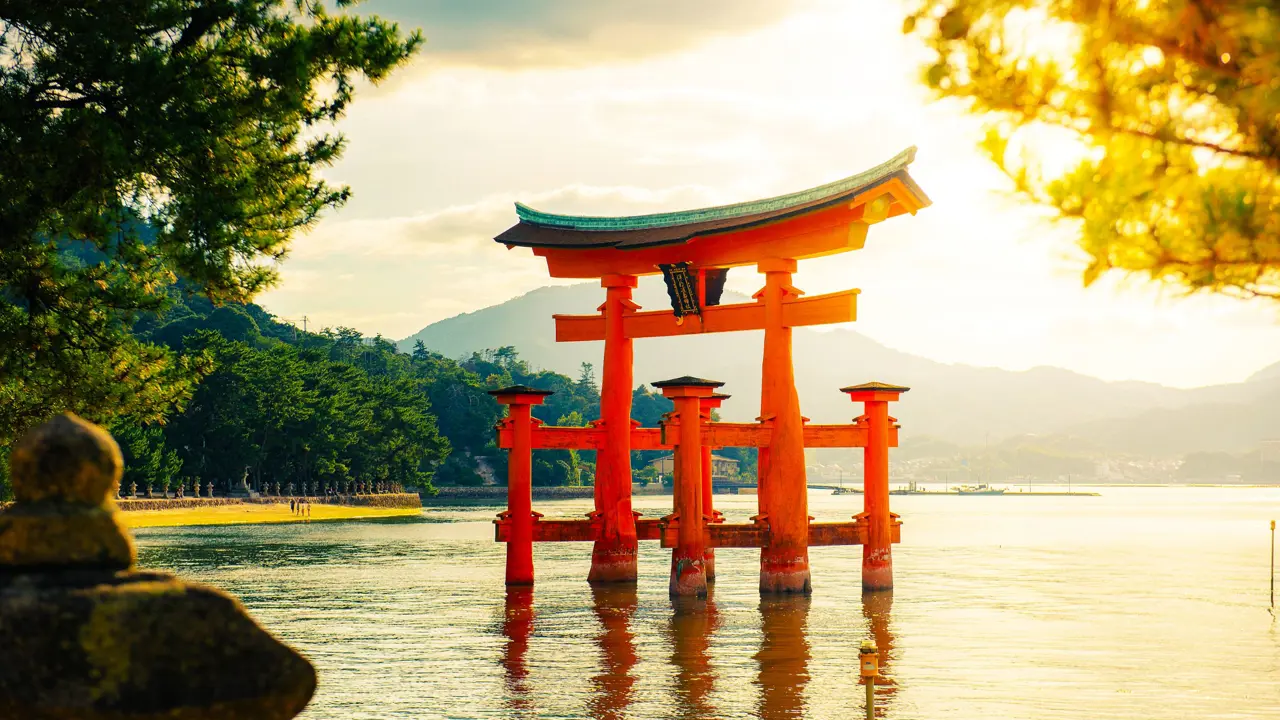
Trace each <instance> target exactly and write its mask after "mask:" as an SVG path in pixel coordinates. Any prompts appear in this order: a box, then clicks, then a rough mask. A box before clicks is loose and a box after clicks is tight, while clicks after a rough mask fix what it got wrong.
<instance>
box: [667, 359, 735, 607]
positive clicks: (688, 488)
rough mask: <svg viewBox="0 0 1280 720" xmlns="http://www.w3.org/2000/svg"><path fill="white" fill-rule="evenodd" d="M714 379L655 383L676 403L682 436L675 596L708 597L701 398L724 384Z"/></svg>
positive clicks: (673, 569)
mask: <svg viewBox="0 0 1280 720" xmlns="http://www.w3.org/2000/svg"><path fill="white" fill-rule="evenodd" d="M723 384H724V383H722V382H716V381H715V380H703V379H702V378H695V377H680V378H675V379H674V380H663V381H661V382H656V383H653V386H654V387H656V388H659V389H660V390H662V394H663V395H664V396H666V397H668V398H671V400H672V401H673V402H674V403H675V406H676V409H675V413H674V415H675V420H676V422H678V423H679V424H680V436H679V438H677V439H676V442H677V444H676V447H675V476H676V487H675V497H674V502H675V512H674V513H673V516H674V517H673V518H672V519H674V520H675V523H676V532H677V541H676V547H675V549H674V550H673V551H672V553H671V583H670V591H671V595H672V596H679V595H695V596H697V597H706V596H707V574H706V571H705V569H704V566H703V556H704V555H705V553H706V531H705V529H704V528H705V524H704V522H703V517H702V419H701V415H702V398H705V397H710V396H711V395H712V394H713V393H714V392H715V389H716V388H718V387H720V386H721V385H723Z"/></svg>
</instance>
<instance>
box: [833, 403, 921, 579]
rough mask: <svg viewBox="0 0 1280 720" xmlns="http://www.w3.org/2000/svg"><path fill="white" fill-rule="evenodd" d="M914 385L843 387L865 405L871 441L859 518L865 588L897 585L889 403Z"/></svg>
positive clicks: (868, 447)
mask: <svg viewBox="0 0 1280 720" xmlns="http://www.w3.org/2000/svg"><path fill="white" fill-rule="evenodd" d="M909 389H910V388H906V387H900V386H896V385H886V384H884V383H867V384H864V385H855V386H852V387H847V388H843V389H842V390H841V392H845V393H848V395H849V399H850V400H852V401H853V402H861V403H863V405H864V413H863V416H862V417H863V418H865V423H866V425H867V432H868V435H867V445H866V447H865V449H864V450H863V473H864V475H863V483H862V501H863V511H862V512H861V513H859V514H858V515H857V516H855V520H856V521H857V522H858V523H860V524H862V525H864V526H865V528H866V530H865V532H864V538H865V540H864V542H863V545H862V589H863V590H891V589H892V588H893V550H892V547H893V545H892V543H893V533H894V524H895V523H896V522H897V516H895V515H894V514H893V513H891V512H890V511H889V431H890V420H889V403H890V402H893V401H896V400H897V399H898V397H899V396H900V395H901V394H902V393H904V392H906V391H907V390H909Z"/></svg>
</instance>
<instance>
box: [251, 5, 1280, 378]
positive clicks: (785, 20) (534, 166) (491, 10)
mask: <svg viewBox="0 0 1280 720" xmlns="http://www.w3.org/2000/svg"><path fill="white" fill-rule="evenodd" d="M359 11H360V12H362V13H376V14H379V15H382V16H383V17H387V18H390V19H394V20H396V21H398V22H400V23H401V25H402V27H405V28H413V27H420V28H421V29H422V32H423V34H424V36H425V37H426V44H425V47H424V49H423V51H422V53H421V54H420V56H419V57H418V58H416V59H415V60H414V61H413V63H412V64H411V65H410V66H408V67H406V68H404V69H402V70H400V71H399V72H398V73H397V74H396V75H395V76H393V77H392V78H391V79H389V80H388V81H386V82H384V83H383V84H381V85H379V86H377V87H365V88H362V90H361V92H359V93H358V94H357V98H356V101H355V102H354V103H353V104H352V106H351V110H350V112H349V113H348V115H347V117H346V118H344V119H343V121H342V122H341V123H340V125H339V127H338V129H339V130H340V131H341V132H342V133H343V134H344V135H345V136H346V138H347V142H348V144H347V149H346V153H345V155H344V157H343V159H342V160H341V161H339V163H338V164H336V165H335V166H333V167H332V168H327V169H325V170H324V172H323V175H324V176H325V177H326V178H327V179H329V180H332V181H334V182H338V183H345V184H347V185H349V186H350V187H351V189H352V191H353V198H352V200H351V201H350V202H349V203H348V204H347V205H346V206H345V207H343V208H342V209H340V210H338V211H336V212H333V213H331V214H330V215H328V216H327V217H325V218H324V219H323V220H322V221H321V222H320V223H319V225H318V226H317V227H316V228H315V229H313V230H312V231H310V233H309V234H307V235H304V236H301V237H299V238H297V239H296V240H295V242H294V245H293V250H292V252H291V254H290V256H289V258H288V259H287V260H286V261H285V262H284V264H283V265H282V266H281V275H282V281H281V283H280V284H279V285H278V286H277V287H276V288H274V289H272V290H270V291H268V292H266V293H264V294H263V295H261V296H260V298H259V302H260V303H261V304H262V305H263V306H265V307H266V308H267V309H268V310H269V311H271V312H273V313H275V314H276V315H278V316H280V317H281V318H282V319H285V320H287V321H290V322H294V323H295V324H299V325H301V324H302V318H303V317H304V316H305V317H306V318H307V326H308V328H309V329H312V330H314V329H317V328H320V327H337V326H340V325H342V326H349V327H354V328H357V329H358V330H360V331H362V332H363V333H365V334H366V335H375V334H381V335H383V336H385V337H388V338H391V339H400V338H403V337H407V336H409V335H411V334H413V333H414V332H416V331H418V330H419V329H421V328H422V327H424V326H426V325H428V324H430V323H432V322H435V321H438V320H442V319H444V318H447V317H451V316H453V315H456V314H458V313H462V312H470V311H473V310H478V309H480V308H483V307H487V306H490V305H494V304H497V303H500V302H503V301H505V300H507V299H510V298H512V297H515V296H517V295H520V294H523V293H525V292H528V291H530V290H533V289H535V288H538V287H541V286H544V285H548V284H552V283H553V282H557V281H553V280H551V279H549V278H548V277H547V275H546V267H545V264H544V263H543V261H542V260H541V259H538V258H534V257H533V256H532V254H531V252H530V251H529V250H527V249H519V248H517V249H513V250H507V249H506V248H504V247H502V246H501V245H498V244H497V243H495V242H493V240H492V238H493V237H494V236H495V235H497V234H498V233H500V232H501V231H502V230H504V229H506V228H507V227H508V226H510V225H511V224H513V223H514V222H515V220H516V217H515V211H514V207H513V203H514V202H516V201H517V200H518V201H520V202H524V203H525V204H528V205H532V206H534V207H536V208H539V209H542V210H547V211H552V212H567V213H579V214H592V215H622V214H638V213H649V212H659V211H666V210H680V209H688V208H694V207H703V206H707V205H714V204H722V203H729V202H738V201H744V200H752V199H756V198H760V197H769V196H773V195H778V194H782V193H787V192H791V191H795V190H801V189H805V188H809V187H812V186H815V185H819V184H822V183H825V182H829V181H831V180H836V179H839V178H842V177H845V176H848V175H852V174H854V173H857V172H859V171H862V170H865V169H866V168H868V167H871V166H873V165H876V164H878V163H880V162H883V161H885V160H887V159H889V158H891V157H892V156H894V155H895V154H896V153H898V152H899V151H900V150H902V149H904V148H906V147H909V146H913V145H914V146H916V147H918V148H919V151H918V154H917V157H916V162H915V164H914V165H912V167H911V170H910V172H911V174H912V176H913V177H914V178H915V179H916V180H917V181H918V183H919V184H920V186H921V187H922V188H923V189H924V190H925V191H926V192H927V193H928V194H929V196H930V197H931V198H932V200H933V205H932V206H931V207H928V208H925V209H924V210H922V211H921V212H920V213H919V214H918V215H916V216H902V217H898V218H894V219H892V220H889V221H886V222H884V223H882V224H878V225H875V226H873V227H872V228H871V231H870V233H869V236H868V239H867V243H866V247H865V248H864V249H862V250H860V251H857V252H852V253H845V254H843V255H839V256H836V257H830V258H822V259H815V260H808V261H803V262H801V263H800V267H799V271H798V272H797V274H796V275H795V285H796V286H797V287H799V288H801V289H803V290H804V291H806V292H808V293H811V294H816V293H821V292H831V291H834V290H841V289H847V288H850V287H857V288H860V289H861V290H862V294H861V296H860V298H859V319H858V321H857V322H856V323H854V327H855V329H857V330H858V331H859V332H862V333H864V334H865V335H867V336H869V337H871V338H873V339H875V340H877V341H879V342H881V343H883V344H885V345H888V346H890V347H893V348H897V349H900V350H904V351H906V352H910V353H914V354H917V355H921V356H925V357H928V358H931V359H934V360H938V361H942V362H948V363H965V364H971V365H981V366H995V367H1002V368H1006V369H1010V370H1025V369H1028V368H1031V367H1035V366H1044V365H1050V366H1057V367H1063V368H1067V369H1070V370H1075V371H1077V372H1081V373H1084V374H1088V375H1093V376H1096V377H1100V378H1103V379H1107V380H1146V381H1151V382H1158V383H1162V384H1165V385H1172V386H1178V387H1195V386H1201V385H1210V384H1217V383H1227V382H1238V381H1242V380H1244V379H1245V378H1246V377H1248V376H1249V375H1250V374H1251V373H1253V372H1255V371H1257V370H1259V369H1261V368H1263V367H1266V366H1268V365H1271V364H1273V363H1276V362H1280V304H1276V303H1269V302H1266V301H1239V300H1235V299H1231V298H1224V297H1214V296H1195V297H1191V298H1185V297H1182V296H1181V295H1180V294H1179V293H1177V292H1176V291H1174V290H1172V289H1162V288H1159V287H1155V286H1152V285H1151V284H1149V283H1146V282H1144V281H1141V280H1134V279H1127V278H1123V277H1111V276H1108V277H1105V278H1104V279H1103V280H1102V281H1100V282H1098V283H1095V285H1093V286H1091V287H1089V288H1087V289H1086V288H1084V287H1083V285H1082V282H1081V279H1080V277H1081V271H1082V269H1083V267H1084V264H1083V260H1082V258H1081V256H1080V254H1079V253H1078V251H1076V249H1075V247H1074V245H1073V242H1072V237H1073V235H1072V228H1071V227H1070V226H1069V225H1063V224H1061V223H1055V222H1052V220H1051V218H1050V217H1049V216H1048V215H1047V214H1046V212H1045V210H1044V209H1043V208H1038V207H1035V206H1032V205H1028V204H1026V203H1025V202H1023V201H1022V200H1020V199H1017V198H1015V197H1012V196H1010V194H1009V192H1008V190H1009V187H1008V182H1007V179H1006V178H1005V177H1004V176H1003V175H1001V174H1000V172H999V171H998V170H996V169H995V168H994V166H992V165H991V163H990V162H989V161H988V160H987V159H986V158H985V157H984V156H983V155H982V154H981V153H980V151H979V150H977V147H976V146H977V141H978V140H979V138H980V137H981V128H982V124H981V121H980V120H979V119H976V118H973V117H970V116H968V115H966V114H965V113H964V112H963V111H962V110H961V109H960V108H959V107H957V106H956V105H954V104H953V103H951V102H949V101H936V100H934V99H932V98H930V96H929V95H928V93H927V92H926V90H925V89H924V88H923V86H922V85H921V84H920V83H919V81H918V77H919V74H920V70H919V68H920V64H921V62H922V59H923V58H924V57H925V54H924V50H923V48H922V47H921V46H920V45H919V43H918V41H917V40H915V39H914V38H911V37H904V36H903V35H902V34H901V27H902V17H903V8H902V7H901V6H900V5H898V4H897V2H894V1H892V0H702V1H701V2H698V3H689V2H685V0H646V2H637V1H636V0H547V1H546V2H537V3H531V2H527V1H526V0H469V2H465V3H462V2H452V1H450V0H368V1H367V2H366V3H364V4H363V5H361V6H359ZM1045 150H1046V152H1048V153H1050V154H1052V153H1053V152H1055V150H1056V149H1055V148H1045ZM761 284H762V281H761V277H760V276H759V275H758V274H756V273H755V272H754V271H752V270H751V269H749V268H739V269H736V270H733V271H731V272H730V274H729V280H728V285H729V288H730V289H734V290H739V291H742V292H744V293H747V294H750V293H752V292H754V291H756V290H757V289H759V287H760V286H761ZM602 297H603V295H602ZM568 310H577V309H576V308H569V309H568Z"/></svg>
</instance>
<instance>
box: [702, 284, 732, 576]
mask: <svg viewBox="0 0 1280 720" xmlns="http://www.w3.org/2000/svg"><path fill="white" fill-rule="evenodd" d="M704 279H705V278H704ZM729 397H730V396H728V395H724V394H722V393H717V394H715V395H711V396H708V397H705V398H702V414H703V416H704V417H703V420H704V422H711V411H712V410H715V409H717V408H719V407H720V405H721V404H722V403H724V401H725V400H728V399H729ZM714 449H715V448H713V447H711V446H710V445H705V444H704V445H703V446H702V517H703V520H705V521H706V522H709V523H722V522H724V515H723V514H722V513H720V512H717V511H716V509H715V503H714V502H713V501H712V498H711V495H712V487H711V480H712V470H713V465H712V459H711V451H712V450H714ZM702 569H703V572H705V573H706V574H707V582H715V579H716V551H715V548H713V547H710V546H708V547H707V548H706V550H705V551H704V552H703V555H702Z"/></svg>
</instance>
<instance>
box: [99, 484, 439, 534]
mask: <svg viewBox="0 0 1280 720" xmlns="http://www.w3.org/2000/svg"><path fill="white" fill-rule="evenodd" d="M309 500H310V509H311V514H310V515H306V514H302V515H298V514H297V513H295V512H294V511H292V510H290V509H289V499H288V498H179V499H172V498H171V499H168V500H164V499H159V498H156V499H151V500H143V499H137V500H134V499H122V500H117V501H116V507H117V509H118V510H119V511H120V512H118V513H117V517H118V518H119V519H120V523H121V524H122V525H124V526H125V527H127V528H129V529H131V530H132V529H138V528H153V527H199V526H212V525H279V524H284V523H305V522H333V521H340V520H374V519H381V518H393V517H417V516H419V515H421V514H422V503H421V501H420V500H419V498H418V496H417V495H415V494H413V493H399V494H395V495H372V496H365V497H359V496H358V497H355V498H343V499H342V500H340V501H335V502H330V501H329V500H330V499H329V498H309Z"/></svg>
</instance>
